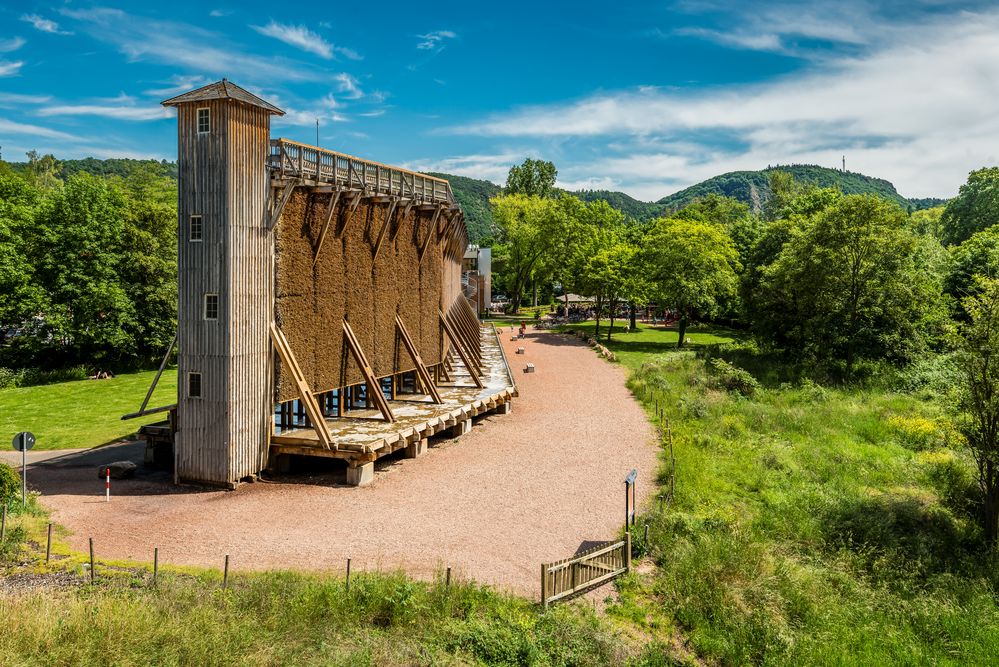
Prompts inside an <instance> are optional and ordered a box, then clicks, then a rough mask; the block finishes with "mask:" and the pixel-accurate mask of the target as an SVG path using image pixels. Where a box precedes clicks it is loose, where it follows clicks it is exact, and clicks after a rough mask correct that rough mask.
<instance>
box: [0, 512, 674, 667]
mask: <svg viewBox="0 0 999 667" xmlns="http://www.w3.org/2000/svg"><path fill="white" fill-rule="evenodd" d="M46 521H47V517H46V516H45V515H44V513H43V512H41V511H39V510H38V508H37V505H35V504H34V503H32V506H31V507H30V508H29V511H28V512H25V513H21V512H19V513H18V515H17V516H16V517H12V519H11V526H9V530H8V534H7V539H6V540H5V541H4V542H3V543H0V576H3V575H4V574H6V575H8V576H21V577H26V576H30V577H33V578H34V579H35V580H36V581H37V580H43V581H44V580H45V579H46V578H47V577H50V578H51V579H52V580H59V581H61V582H63V583H64V584H65V583H67V574H68V575H70V578H71V579H75V580H76V583H75V584H72V585H68V586H60V587H54V586H40V587H37V588H34V589H32V590H28V591H24V592H20V593H17V594H11V595H4V594H0V618H3V619H4V631H3V632H0V665H19V666H20V665H29V666H30V665H52V664H61V665H70V664H72V665H76V664H109V665H153V664H155V665H187V664H190V665H195V664H196V665H285V664H295V665H351V666H355V665H356V666H362V665H552V666H556V665H566V666H568V665H574V666H581V667H585V666H589V665H592V666H599V665H634V666H636V667H638V666H641V665H653V664H657V663H655V662H652V661H651V659H650V656H644V655H643V654H642V652H643V649H642V647H641V646H640V645H639V643H638V642H636V641H635V640H633V639H631V638H629V636H627V635H626V634H625V633H624V632H622V631H621V629H620V626H619V625H618V624H615V623H613V622H611V621H610V620H609V619H607V618H606V617H603V618H601V617H599V616H598V615H597V614H596V613H595V612H594V611H593V610H592V609H591V607H590V606H589V605H586V604H576V605H564V606H558V607H554V608H552V609H550V610H549V611H547V612H544V613H540V612H539V610H538V608H537V605H535V604H534V603H532V602H530V601H528V600H525V599H523V598H518V597H515V596H512V595H507V594H504V593H498V592H495V591H493V590H490V589H488V588H485V587H482V586H478V585H476V584H474V583H472V582H466V581H454V582H452V583H451V585H450V586H447V585H446V584H445V582H444V580H443V577H437V579H436V580H435V581H432V582H417V581H413V580H411V579H408V578H407V577H406V576H404V575H403V574H401V573H357V572H355V573H353V575H352V576H351V580H350V586H349V588H348V587H347V584H346V580H345V579H344V578H343V577H339V576H319V575H314V574H299V573H293V572H283V571H281V572H263V573H239V572H237V573H230V577H229V586H228V588H227V589H225V590H223V589H222V588H221V574H220V573H219V572H218V571H217V570H207V569H199V568H191V567H186V568H172V567H161V568H160V570H159V573H158V577H157V582H156V585H155V586H153V585H152V582H151V572H150V571H149V568H148V566H141V565H136V564H134V563H118V562H114V563H100V562H99V564H98V567H97V570H96V572H97V580H96V582H95V583H94V584H90V583H88V582H87V579H88V576H89V575H88V574H87V573H88V570H87V569H86V568H87V560H86V558H85V556H84V555H82V554H75V553H73V552H70V551H68V550H67V549H65V547H64V545H63V544H62V543H61V542H60V543H57V544H56V548H55V549H54V554H56V558H54V559H53V561H52V562H51V563H48V564H46V563H45V562H44V556H43V553H44V551H43V550H44V547H43V546H42V547H40V546H39V545H44V534H45V533H44V531H45V524H46ZM12 562H18V563H20V564H19V565H18V566H17V568H16V572H15V571H14V570H10V569H8V570H7V571H6V572H5V571H4V568H5V567H8V568H9V567H10V563H12Z"/></svg>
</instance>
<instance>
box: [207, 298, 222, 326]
mask: <svg viewBox="0 0 999 667" xmlns="http://www.w3.org/2000/svg"><path fill="white" fill-rule="evenodd" d="M218 318H219V295H218V294H206V295H205V319H206V320H217V319H218Z"/></svg>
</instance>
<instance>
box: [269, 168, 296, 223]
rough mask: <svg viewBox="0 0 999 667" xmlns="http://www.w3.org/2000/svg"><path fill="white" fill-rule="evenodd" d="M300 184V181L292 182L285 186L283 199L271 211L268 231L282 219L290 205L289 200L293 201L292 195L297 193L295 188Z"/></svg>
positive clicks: (282, 194)
mask: <svg viewBox="0 0 999 667" xmlns="http://www.w3.org/2000/svg"><path fill="white" fill-rule="evenodd" d="M299 182H300V181H299V180H294V181H290V182H289V183H288V184H287V185H285V186H284V191H283V192H282V193H281V197H280V198H279V199H278V203H277V205H276V206H275V207H274V209H273V210H272V211H271V217H270V219H269V220H268V221H267V231H270V230H272V229H274V225H276V224H277V222H278V220H280V219H281V214H282V213H283V212H284V207H285V206H286V205H287V204H288V200H290V199H291V195H292V194H293V193H294V192H295V186H297V185H298V184H299Z"/></svg>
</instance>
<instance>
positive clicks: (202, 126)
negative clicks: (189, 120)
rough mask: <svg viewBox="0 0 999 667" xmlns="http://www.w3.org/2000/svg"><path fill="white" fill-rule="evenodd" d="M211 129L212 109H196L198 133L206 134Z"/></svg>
mask: <svg viewBox="0 0 999 667" xmlns="http://www.w3.org/2000/svg"><path fill="white" fill-rule="evenodd" d="M211 131H212V110H211V109H209V108H207V107H205V108H203V109H198V134H208V133H209V132H211Z"/></svg>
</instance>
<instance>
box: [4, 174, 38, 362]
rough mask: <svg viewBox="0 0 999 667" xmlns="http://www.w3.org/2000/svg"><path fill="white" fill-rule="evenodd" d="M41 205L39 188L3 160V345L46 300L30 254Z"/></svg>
mask: <svg viewBox="0 0 999 667" xmlns="http://www.w3.org/2000/svg"><path fill="white" fill-rule="evenodd" d="M37 205H38V192H37V191H36V190H35V188H34V187H32V186H31V184H30V183H28V181H27V180H25V179H24V178H23V177H22V176H20V175H19V174H16V173H14V172H13V171H12V170H11V169H10V168H9V167H7V166H6V164H3V163H0V294H2V295H3V298H0V346H3V344H4V343H5V342H6V341H5V338H6V336H7V332H8V331H9V330H14V329H17V328H19V327H20V326H21V325H22V324H23V323H24V322H25V321H26V320H27V319H28V318H30V317H32V316H33V315H35V314H37V312H38V311H39V310H40V308H41V304H42V301H43V299H44V293H43V292H42V291H41V290H40V289H39V288H38V286H37V285H36V284H35V281H34V262H33V261H32V258H31V256H30V254H29V252H30V243H31V240H32V238H33V229H32V228H33V222H34V216H35V208H36V206H37Z"/></svg>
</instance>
